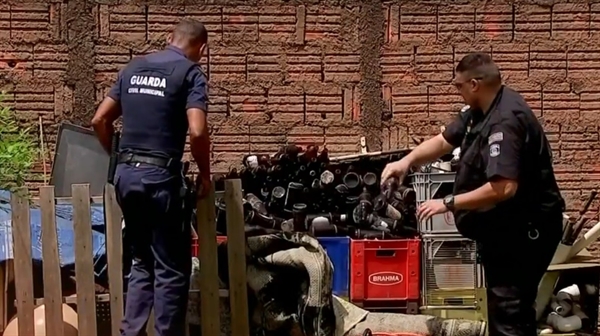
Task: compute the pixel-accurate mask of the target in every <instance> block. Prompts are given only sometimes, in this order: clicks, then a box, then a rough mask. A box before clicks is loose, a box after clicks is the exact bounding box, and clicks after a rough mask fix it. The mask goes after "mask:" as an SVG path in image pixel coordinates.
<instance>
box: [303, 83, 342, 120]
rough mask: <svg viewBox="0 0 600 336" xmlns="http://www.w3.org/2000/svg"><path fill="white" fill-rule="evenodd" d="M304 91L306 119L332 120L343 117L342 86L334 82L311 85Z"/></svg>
mask: <svg viewBox="0 0 600 336" xmlns="http://www.w3.org/2000/svg"><path fill="white" fill-rule="evenodd" d="M305 92H306V98H305V99H306V121H321V120H325V119H328V120H333V121H341V120H342V117H343V108H342V101H343V93H342V88H341V87H339V86H337V85H334V84H329V85H328V84H323V85H311V86H307V87H306V88H305Z"/></svg>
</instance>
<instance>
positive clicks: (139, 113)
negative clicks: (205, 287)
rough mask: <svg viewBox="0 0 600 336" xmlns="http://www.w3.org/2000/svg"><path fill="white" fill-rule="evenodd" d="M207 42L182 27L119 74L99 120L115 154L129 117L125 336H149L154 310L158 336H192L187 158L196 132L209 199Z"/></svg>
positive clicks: (124, 189) (195, 151) (124, 170)
mask: <svg viewBox="0 0 600 336" xmlns="http://www.w3.org/2000/svg"><path fill="white" fill-rule="evenodd" d="M207 40H208V35H207V31H206V29H205V27H204V25H203V24H202V23H200V22H198V21H195V20H191V19H185V20H183V21H181V22H180V23H179V24H178V25H177V26H176V27H175V29H174V30H173V32H172V34H171V35H170V36H169V40H168V42H169V46H167V48H166V49H165V50H163V51H160V52H156V53H152V54H149V55H146V56H144V57H138V58H135V59H133V60H132V61H131V62H130V63H129V64H128V65H127V66H126V67H125V68H124V69H123V70H122V71H121V72H120V74H119V77H118V79H117V82H116V84H115V85H114V86H113V87H112V89H111V91H110V93H109V94H108V96H107V97H106V98H105V99H104V101H103V102H102V103H101V104H100V106H99V107H98V111H97V112H96V115H95V116H94V119H93V120H92V124H93V126H94V130H95V131H96V134H97V136H98V138H99V139H100V142H101V143H102V145H103V146H104V148H105V149H106V150H107V151H109V152H110V147H111V146H110V144H111V138H112V135H113V132H114V129H113V123H114V121H115V120H116V119H117V118H118V117H119V116H121V115H122V117H123V131H122V134H123V135H122V138H121V141H120V146H119V155H118V166H117V171H116V174H115V189H116V191H117V199H118V201H119V204H120V206H121V209H122V210H123V217H124V219H125V225H126V228H127V230H128V234H131V235H132V237H133V239H132V241H133V242H132V245H133V246H132V254H133V257H134V261H133V266H132V269H131V277H130V280H129V287H128V291H127V302H126V305H125V317H124V319H123V323H122V327H121V335H123V336H137V335H140V334H142V333H144V331H143V330H145V326H146V324H147V322H148V318H149V316H150V311H151V309H152V307H154V314H155V333H156V335H157V336H182V335H185V329H184V328H185V315H186V313H187V301H188V292H189V279H190V272H191V251H190V249H191V246H190V245H191V236H190V235H191V233H190V225H189V222H187V223H186V222H185V220H184V211H183V202H184V199H183V196H184V193H185V192H184V191H185V189H184V187H183V176H182V173H181V172H182V165H181V158H182V156H183V152H184V147H185V143H186V134H187V132H188V129H189V135H190V144H191V151H192V156H193V157H194V160H195V161H196V163H197V164H198V167H199V170H200V176H199V178H200V180H201V184H202V185H201V188H200V190H202V191H201V193H206V192H207V191H208V189H209V188H210V182H209V181H210V152H209V150H210V141H209V134H208V128H207V121H206V109H207V84H206V77H205V76H204V74H203V73H202V71H201V69H200V67H199V66H198V61H199V60H200V58H201V57H202V54H203V52H204V49H205V46H206V43H207ZM202 196H203V195H199V197H202Z"/></svg>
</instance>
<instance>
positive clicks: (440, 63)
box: [415, 45, 454, 83]
mask: <svg viewBox="0 0 600 336" xmlns="http://www.w3.org/2000/svg"><path fill="white" fill-rule="evenodd" d="M453 60H454V51H453V49H452V47H450V46H439V45H436V46H423V47H418V48H417V54H416V55H415V66H416V72H417V78H418V79H419V80H420V81H423V82H433V83H440V82H445V83H448V82H450V81H451V80H452V75H453V69H454V64H453Z"/></svg>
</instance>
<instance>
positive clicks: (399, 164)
mask: <svg viewBox="0 0 600 336" xmlns="http://www.w3.org/2000/svg"><path fill="white" fill-rule="evenodd" d="M410 166H411V163H410V161H409V160H408V159H407V158H406V157H405V158H403V159H401V160H399V161H396V162H392V163H388V164H387V165H386V166H385V168H384V169H383V173H381V185H384V183H385V181H387V180H388V179H389V178H391V177H397V178H398V180H399V181H400V182H402V181H404V177H406V174H408V171H409V170H410Z"/></svg>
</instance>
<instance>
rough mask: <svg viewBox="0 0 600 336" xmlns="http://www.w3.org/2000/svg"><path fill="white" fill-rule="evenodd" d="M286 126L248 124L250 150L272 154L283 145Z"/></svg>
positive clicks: (285, 138)
mask: <svg viewBox="0 0 600 336" xmlns="http://www.w3.org/2000/svg"><path fill="white" fill-rule="evenodd" d="M287 132H288V130H287V128H286V127H282V125H266V126H250V139H249V142H250V143H249V144H250V151H251V152H252V153H267V154H273V153H275V152H277V150H278V149H279V148H280V147H281V146H282V145H285V143H286V141H287Z"/></svg>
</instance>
